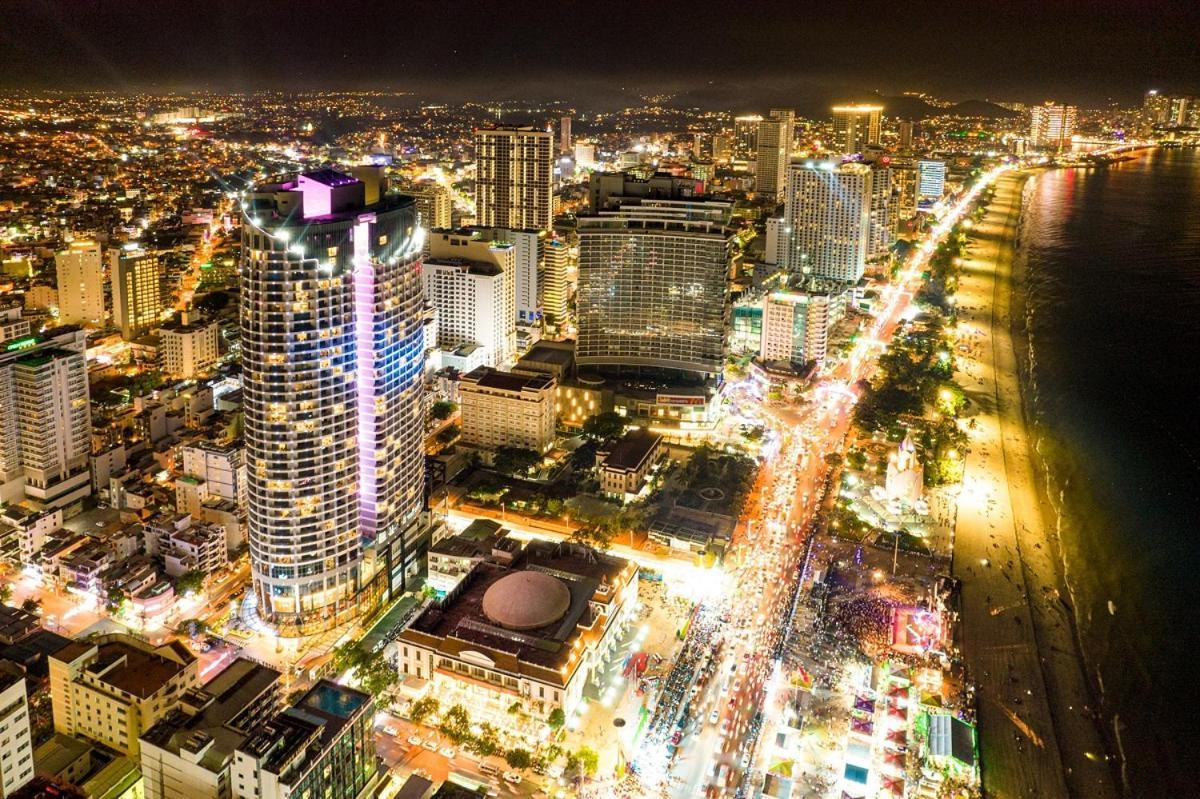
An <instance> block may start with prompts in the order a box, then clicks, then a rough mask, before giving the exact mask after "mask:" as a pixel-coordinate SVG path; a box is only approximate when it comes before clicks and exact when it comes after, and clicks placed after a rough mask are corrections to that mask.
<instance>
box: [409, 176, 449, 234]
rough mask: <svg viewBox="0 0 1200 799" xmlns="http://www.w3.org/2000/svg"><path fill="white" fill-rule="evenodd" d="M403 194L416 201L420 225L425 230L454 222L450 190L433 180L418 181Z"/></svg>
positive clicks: (446, 225)
mask: <svg viewBox="0 0 1200 799" xmlns="http://www.w3.org/2000/svg"><path fill="white" fill-rule="evenodd" d="M405 194H407V195H408V196H410V197H412V198H413V199H414V200H416V201H417V212H418V213H420V214H421V227H423V228H425V229H426V230H435V229H437V228H448V227H450V226H451V225H453V224H454V221H453V218H452V217H453V210H454V206H453V203H452V202H451V199H450V190H449V189H447V188H446V187H445V186H442V185H440V184H438V183H434V182H433V181H427V182H424V183H418V184H416V185H414V186H413V187H411V188H409V189H407V190H406V191H405Z"/></svg>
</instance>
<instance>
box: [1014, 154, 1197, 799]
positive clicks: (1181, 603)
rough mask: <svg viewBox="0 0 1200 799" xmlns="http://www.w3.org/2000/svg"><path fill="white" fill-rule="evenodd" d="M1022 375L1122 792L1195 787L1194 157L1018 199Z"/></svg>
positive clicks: (1045, 184) (1187, 791)
mask: <svg viewBox="0 0 1200 799" xmlns="http://www.w3.org/2000/svg"><path fill="white" fill-rule="evenodd" d="M1027 200H1028V205H1027V207H1026V211H1025V228H1024V231H1023V234H1022V244H1023V246H1024V247H1025V248H1026V254H1027V263H1028V271H1027V279H1026V285H1025V295H1026V299H1027V303H1028V305H1027V318H1028V329H1029V332H1030V334H1031V347H1030V353H1031V357H1032V375H1031V378H1032V379H1030V380H1028V381H1027V390H1028V393H1029V394H1030V395H1031V399H1032V406H1033V408H1034V410H1035V413H1036V416H1037V419H1038V421H1039V426H1040V430H1041V433H1042V441H1041V442H1040V450H1041V452H1042V454H1043V456H1044V458H1045V459H1046V461H1047V463H1048V464H1049V465H1050V467H1051V472H1052V474H1053V479H1054V488H1053V490H1052V493H1053V494H1055V495H1056V496H1055V497H1054V498H1055V499H1057V500H1060V502H1059V503H1058V504H1059V508H1060V511H1061V518H1060V520H1059V521H1060V523H1061V525H1062V538H1063V544H1064V550H1065V555H1066V563H1067V575H1068V582H1069V584H1070V587H1071V589H1072V595H1073V597H1074V601H1075V609H1076V616H1077V618H1078V621H1079V624H1080V630H1081V637H1082V639H1083V644H1084V648H1085V650H1086V652H1087V654H1088V656H1089V661H1090V665H1091V673H1092V674H1093V676H1094V678H1095V679H1096V681H1097V683H1098V684H1100V685H1102V687H1103V693H1104V699H1105V710H1106V718H1108V720H1109V723H1110V724H1111V723H1112V717H1113V716H1114V715H1117V716H1118V722H1117V725H1116V726H1117V728H1118V729H1119V739H1120V746H1121V749H1122V751H1123V753H1124V755H1125V757H1126V760H1127V764H1128V776H1129V779H1130V781H1131V783H1132V785H1133V792H1134V795H1136V796H1139V797H1140V796H1168V795H1177V796H1193V795H1198V794H1200V789H1197V787H1196V784H1195V782H1194V777H1193V776H1192V775H1191V774H1190V770H1191V769H1190V768H1189V765H1190V764H1192V763H1194V758H1195V751H1196V749H1195V744H1196V743H1197V741H1198V740H1200V733H1198V730H1197V727H1196V725H1195V724H1194V723H1193V722H1192V721H1191V719H1193V718H1194V717H1195V712H1196V711H1195V709H1196V708H1197V707H1200V701H1198V697H1200V692H1198V691H1197V688H1196V684H1197V674H1196V666H1195V663H1194V662H1193V657H1194V655H1195V654H1196V653H1198V652H1200V611H1198V610H1197V608H1198V604H1197V603H1198V601H1200V590H1198V585H1200V583H1198V581H1197V572H1198V571H1200V538H1198V536H1197V523H1198V522H1200V423H1198V422H1197V418H1196V412H1197V410H1198V409H1200V370H1198V369H1197V368H1196V364H1197V363H1198V362H1200V356H1198V353H1200V152H1197V151H1195V150H1165V151H1156V152H1154V153H1152V154H1150V155H1146V156H1144V157H1142V158H1140V159H1138V160H1136V161H1131V162H1126V163H1122V164H1119V165H1116V166H1113V167H1111V168H1108V169H1104V170H1093V171H1082V170H1061V171H1053V172H1048V173H1045V174H1043V175H1041V176H1039V177H1037V178H1036V179H1035V182H1034V184H1033V186H1032V188H1031V189H1030V192H1029V194H1028V195H1027Z"/></svg>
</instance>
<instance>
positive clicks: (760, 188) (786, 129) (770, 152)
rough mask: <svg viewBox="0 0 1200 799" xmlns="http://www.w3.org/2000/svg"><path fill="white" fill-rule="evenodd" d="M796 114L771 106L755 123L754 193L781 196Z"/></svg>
mask: <svg viewBox="0 0 1200 799" xmlns="http://www.w3.org/2000/svg"><path fill="white" fill-rule="evenodd" d="M794 127H795V114H794V113H793V112H792V111H791V110H790V109H785V108H772V109H771V113H770V115H769V116H768V117H767V118H766V119H764V120H763V121H762V122H759V123H758V163H757V165H756V167H755V172H754V174H755V178H754V185H755V193H756V194H758V195H759V196H760V197H766V198H768V199H770V200H772V201H773V202H781V201H782V200H783V189H784V185H785V184H786V182H787V166H788V162H789V161H790V160H791V157H792V134H793V128H794Z"/></svg>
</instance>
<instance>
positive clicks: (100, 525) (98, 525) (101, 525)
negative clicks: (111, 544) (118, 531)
mask: <svg viewBox="0 0 1200 799" xmlns="http://www.w3.org/2000/svg"><path fill="white" fill-rule="evenodd" d="M96 526H97V527H103V526H104V522H96Z"/></svg>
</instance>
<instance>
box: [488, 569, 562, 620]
mask: <svg viewBox="0 0 1200 799" xmlns="http://www.w3.org/2000/svg"><path fill="white" fill-rule="evenodd" d="M570 607H571V591H570V589H568V588H567V586H566V584H565V583H564V582H563V581H562V580H560V579H558V578H557V577H554V576H553V575H550V574H546V573H544V572H537V571H518V572H513V573H512V574H507V575H505V576H504V577H501V578H500V579H499V580H497V581H496V582H494V583H492V585H491V586H489V587H488V590H487V591H485V592H484V594H483V615H485V616H487V617H488V618H489V619H490V620H491V621H493V622H495V623H496V624H499V625H500V626H501V627H503V628H505V629H506V630H536V629H538V628H539V627H545V626H547V625H549V624H553V623H554V622H556V621H558V620H559V619H561V618H562V617H563V615H564V614H565V613H566V612H567V610H568V609H569V608H570Z"/></svg>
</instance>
